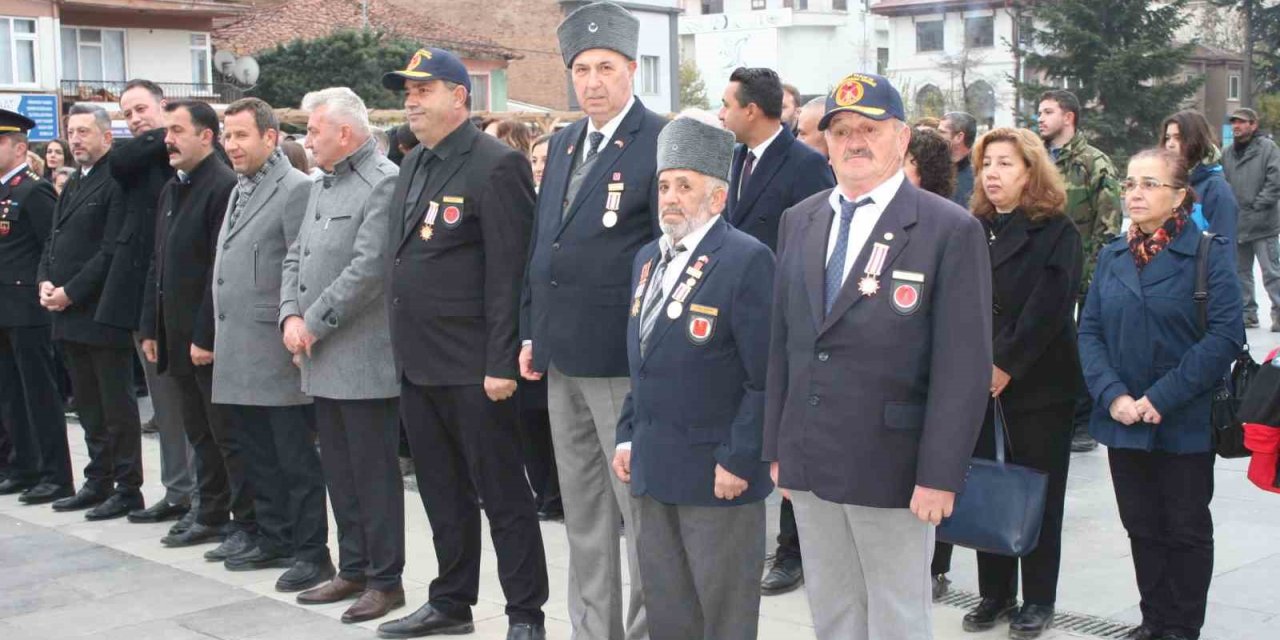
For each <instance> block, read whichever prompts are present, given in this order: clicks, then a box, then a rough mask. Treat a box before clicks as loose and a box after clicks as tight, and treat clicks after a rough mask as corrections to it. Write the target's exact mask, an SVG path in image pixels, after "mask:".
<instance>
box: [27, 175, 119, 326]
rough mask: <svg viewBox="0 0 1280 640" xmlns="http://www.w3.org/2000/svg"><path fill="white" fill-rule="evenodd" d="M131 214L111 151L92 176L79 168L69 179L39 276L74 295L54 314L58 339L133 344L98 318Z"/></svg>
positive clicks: (42, 280) (58, 207)
mask: <svg viewBox="0 0 1280 640" xmlns="http://www.w3.org/2000/svg"><path fill="white" fill-rule="evenodd" d="M126 217H127V211H126V208H125V201H124V193H123V192H122V191H121V190H120V185H118V184H117V183H116V181H115V180H114V179H113V178H112V177H111V153H110V152H108V153H107V154H106V155H104V156H102V159H100V160H98V163H97V164H95V165H94V166H93V169H91V170H90V171H89V175H88V176H83V175H81V174H80V173H79V172H77V173H76V174H75V175H73V176H72V177H71V179H70V180H69V181H67V186H66V188H64V189H63V191H62V197H61V199H59V200H58V206H57V209H56V210H55V213H54V222H53V232H52V233H51V234H50V235H49V240H48V242H47V243H46V244H45V250H44V254H43V256H42V257H41V260H40V273H39V276H38V278H37V279H38V280H39V281H40V282H46V281H47V282H52V283H53V285H54V286H55V287H63V289H64V290H65V291H66V293H67V296H68V297H69V298H71V305H70V306H68V307H67V308H66V309H65V310H63V311H59V312H56V313H54V314H53V338H54V339H55V340H66V341H68V342H77V343H81V344H88V345H94V346H101V347H129V346H131V345H132V344H133V339H132V337H131V336H130V333H129V331H128V330H127V329H121V328H119V327H114V326H111V325H107V324H103V323H100V322H98V321H96V320H95V319H94V318H95V314H96V313H97V310H98V305H99V304H100V303H101V301H102V298H103V285H104V283H105V282H106V279H107V272H108V271H110V269H111V263H112V261H113V260H115V258H116V255H117V254H116V248H117V245H118V240H117V239H118V238H119V236H120V229H121V228H122V227H123V226H124V224H125V219H126Z"/></svg>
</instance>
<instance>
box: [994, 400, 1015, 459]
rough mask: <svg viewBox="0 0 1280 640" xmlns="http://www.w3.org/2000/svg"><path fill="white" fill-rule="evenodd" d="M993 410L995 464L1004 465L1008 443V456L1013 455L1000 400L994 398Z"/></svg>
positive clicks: (1011, 442) (1007, 425)
mask: <svg viewBox="0 0 1280 640" xmlns="http://www.w3.org/2000/svg"><path fill="white" fill-rule="evenodd" d="M993 401H994V402H995V408H994V409H993V410H992V413H994V414H995V431H996V432H995V438H996V462H999V463H1000V464H1004V460H1005V444H1006V443H1008V449H1009V454H1010V455H1012V454H1013V439H1012V438H1010V437H1009V424H1008V422H1007V421H1005V419H1004V407H1003V406H1001V404H1000V398H994V399H993Z"/></svg>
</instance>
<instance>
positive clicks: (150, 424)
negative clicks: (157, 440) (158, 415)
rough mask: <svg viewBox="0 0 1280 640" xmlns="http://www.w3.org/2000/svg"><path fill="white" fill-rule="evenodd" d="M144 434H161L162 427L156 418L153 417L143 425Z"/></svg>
mask: <svg viewBox="0 0 1280 640" xmlns="http://www.w3.org/2000/svg"><path fill="white" fill-rule="evenodd" d="M142 432H143V433H160V425H158V424H156V419H155V417H152V418H151V419H150V420H148V421H146V422H144V423H142Z"/></svg>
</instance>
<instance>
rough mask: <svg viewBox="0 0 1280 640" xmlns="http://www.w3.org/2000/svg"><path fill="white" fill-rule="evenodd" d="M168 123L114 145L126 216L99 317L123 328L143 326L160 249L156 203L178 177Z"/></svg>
mask: <svg viewBox="0 0 1280 640" xmlns="http://www.w3.org/2000/svg"><path fill="white" fill-rule="evenodd" d="M164 133H165V132H164V129H153V130H151V131H148V132H146V133H143V134H142V135H140V136H138V137H137V138H132V139H129V140H122V141H120V142H117V143H116V144H114V145H112V148H111V177H113V178H115V181H116V183H117V184H119V185H120V189H121V190H122V191H123V192H124V198H125V211H126V218H125V223H124V225H123V226H121V227H120V233H119V235H118V236H117V244H118V245H119V250H118V253H119V254H120V255H119V256H118V257H117V259H116V260H114V261H113V262H112V263H111V269H110V270H109V271H108V272H107V281H106V282H105V283H104V284H103V288H102V291H103V295H102V303H101V304H99V305H98V312H97V315H96V316H95V319H96V320H97V321H98V322H101V323H103V324H109V325H111V326H114V327H119V328H121V329H129V330H133V329H137V328H138V327H139V314H140V313H141V310H142V298H143V285H144V284H145V282H146V279H147V270H148V269H149V268H150V266H151V256H152V253H153V251H154V249H155V231H156V203H157V200H158V199H159V197H160V190H161V189H162V188H164V184H165V183H166V182H168V181H169V179H170V178H172V177H173V175H174V171H173V167H171V166H169V152H168V151H167V150H166V149H165V144H164Z"/></svg>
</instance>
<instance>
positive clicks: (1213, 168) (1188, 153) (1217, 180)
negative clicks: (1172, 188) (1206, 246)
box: [1160, 109, 1239, 242]
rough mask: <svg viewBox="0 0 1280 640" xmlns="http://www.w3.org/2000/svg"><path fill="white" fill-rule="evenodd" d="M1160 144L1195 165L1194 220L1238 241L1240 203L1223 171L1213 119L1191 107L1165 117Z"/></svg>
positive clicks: (1203, 227) (1204, 228)
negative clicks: (1238, 204) (1237, 225)
mask: <svg viewBox="0 0 1280 640" xmlns="http://www.w3.org/2000/svg"><path fill="white" fill-rule="evenodd" d="M1160 146H1162V147H1164V148H1166V149H1168V150H1170V151H1172V152H1174V153H1176V154H1178V155H1180V156H1182V160H1183V162H1185V163H1186V164H1187V166H1188V167H1190V168H1191V175H1190V180H1191V188H1192V189H1193V190H1194V191H1195V194H1196V200H1197V202H1196V204H1195V205H1194V206H1193V207H1192V208H1191V220H1192V221H1193V222H1195V223H1196V226H1197V227H1199V228H1200V230H1201V231H1208V232H1210V233H1216V234H1218V235H1220V236H1222V237H1224V238H1226V239H1228V240H1231V241H1233V242H1234V241H1235V239H1236V215H1237V213H1238V211H1239V207H1238V206H1237V204H1236V195H1235V193H1233V192H1232V191H1231V185H1229V184H1227V179H1226V178H1225V177H1224V176H1223V175H1222V151H1221V150H1220V149H1219V148H1218V145H1217V143H1216V140H1215V138H1214V137H1213V133H1212V130H1211V129H1210V128H1209V121H1208V120H1205V118H1204V116H1203V115H1201V114H1200V112H1199V111H1192V110H1190V109H1187V110H1185V111H1179V112H1177V113H1175V114H1173V115H1171V116H1169V117H1168V118H1165V119H1164V122H1162V123H1161V124H1160Z"/></svg>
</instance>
